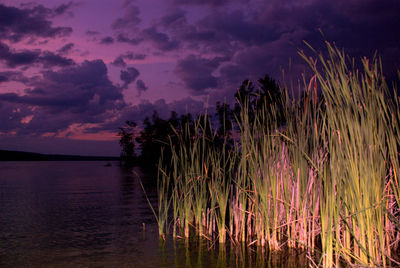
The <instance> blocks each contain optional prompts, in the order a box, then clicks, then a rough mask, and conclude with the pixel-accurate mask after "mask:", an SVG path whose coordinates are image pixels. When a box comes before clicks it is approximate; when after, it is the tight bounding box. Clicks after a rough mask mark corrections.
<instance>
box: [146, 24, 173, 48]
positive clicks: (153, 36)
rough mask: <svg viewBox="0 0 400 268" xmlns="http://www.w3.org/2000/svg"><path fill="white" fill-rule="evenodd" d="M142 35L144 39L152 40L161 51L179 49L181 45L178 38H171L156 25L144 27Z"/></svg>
mask: <svg viewBox="0 0 400 268" xmlns="http://www.w3.org/2000/svg"><path fill="white" fill-rule="evenodd" d="M142 36H143V38H144V40H147V41H150V42H152V43H153V45H154V46H155V47H156V48H158V49H159V50H161V51H170V50H174V49H178V48H179V46H180V42H179V41H178V40H171V39H170V37H169V36H168V35H167V34H165V33H162V32H159V31H158V30H157V29H156V27H154V26H152V27H150V28H147V29H144V30H143V31H142Z"/></svg>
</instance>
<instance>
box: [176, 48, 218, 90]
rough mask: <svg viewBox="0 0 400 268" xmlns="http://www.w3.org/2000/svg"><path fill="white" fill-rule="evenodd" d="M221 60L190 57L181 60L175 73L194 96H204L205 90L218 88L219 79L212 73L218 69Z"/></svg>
mask: <svg viewBox="0 0 400 268" xmlns="http://www.w3.org/2000/svg"><path fill="white" fill-rule="evenodd" d="M220 63H221V58H214V59H212V60H209V59H205V58H200V57H197V56H194V55H189V56H187V57H186V58H184V59H182V60H180V61H179V62H178V64H177V66H176V68H175V70H174V72H175V73H176V74H177V75H178V77H180V78H181V79H182V80H183V82H184V83H185V85H186V87H188V88H189V89H191V93H192V94H194V95H202V94H205V93H206V92H205V91H204V90H205V89H210V88H216V87H217V85H218V80H217V77H215V76H214V75H213V74H212V73H213V72H214V71H215V70H216V69H217V68H218V66H219V65H220Z"/></svg>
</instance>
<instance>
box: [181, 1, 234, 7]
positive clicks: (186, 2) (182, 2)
mask: <svg viewBox="0 0 400 268" xmlns="http://www.w3.org/2000/svg"><path fill="white" fill-rule="evenodd" d="M173 2H174V3H175V4H181V5H209V6H213V7H215V6H221V5H224V4H226V3H228V2H229V1H228V0H173Z"/></svg>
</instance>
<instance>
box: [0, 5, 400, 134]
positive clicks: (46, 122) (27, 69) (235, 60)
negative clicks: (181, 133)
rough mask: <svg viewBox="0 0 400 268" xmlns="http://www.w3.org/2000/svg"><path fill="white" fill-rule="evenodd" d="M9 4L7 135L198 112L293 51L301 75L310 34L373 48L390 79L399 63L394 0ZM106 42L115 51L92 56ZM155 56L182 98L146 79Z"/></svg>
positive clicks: (1, 39)
mask: <svg viewBox="0 0 400 268" xmlns="http://www.w3.org/2000/svg"><path fill="white" fill-rule="evenodd" d="M10 3H12V1H8V4H0V14H1V17H0V66H1V71H0V90H1V91H0V120H1V122H2V124H1V126H0V133H3V134H4V133H15V134H30V135H31V134H33V135H43V134H49V133H50V134H51V135H56V134H57V133H60V132H62V131H65V130H68V129H69V128H70V127H71V125H76V124H78V125H81V126H87V127H86V128H85V131H86V132H87V133H93V132H96V131H109V132H115V131H116V130H117V129H118V127H119V126H121V125H122V124H123V122H124V121H126V120H133V121H138V122H140V121H142V120H143V119H144V117H146V116H151V114H152V113H153V111H154V110H157V111H158V112H159V114H160V115H161V116H164V117H167V116H168V115H169V114H170V112H171V110H176V111H177V112H178V113H185V112H192V113H196V112H198V111H201V110H202V109H203V108H204V104H203V103H204V102H205V99H206V98H207V96H210V101H209V102H210V103H211V104H212V103H213V102H215V101H217V100H219V101H223V100H224V99H223V98H228V101H229V100H231V99H232V97H233V95H234V91H235V90H236V89H237V88H238V86H239V85H240V83H241V82H242V81H243V80H244V79H252V80H256V79H257V78H258V77H261V76H263V75H264V74H266V73H268V74H269V75H270V76H272V77H273V78H275V79H277V80H280V78H281V69H282V68H284V69H285V70H288V68H289V67H288V63H289V60H291V70H290V71H291V72H292V74H293V77H297V75H298V74H299V73H301V72H303V71H304V69H305V64H304V63H303V61H302V60H301V59H300V58H299V57H298V56H297V51H298V49H301V48H305V45H304V43H303V40H306V41H307V42H308V43H309V44H310V45H311V46H313V47H314V48H316V49H317V50H323V47H324V40H328V41H334V42H335V43H336V44H337V45H338V46H339V47H343V48H344V49H345V51H346V52H347V53H348V54H350V55H352V56H354V57H356V58H357V57H362V56H368V57H371V56H372V55H373V54H374V52H375V50H377V51H378V53H379V55H381V57H382V60H383V63H384V71H385V73H386V75H387V76H388V77H389V78H391V77H392V78H394V77H395V75H396V70H397V69H398V68H399V66H398V59H399V56H400V44H399V40H398V36H399V30H398V29H400V22H399V20H398V14H400V5H399V3H398V1H397V0H387V1H378V0H367V1H355V0H354V1H328V0H322V1H321V0H308V1H278V0H274V1H258V0H243V1H240V0H234V1H227V0H207V1H199V0H190V1H181V0H164V1H161V2H160V3H159V5H160V8H159V9H158V7H155V9H156V10H155V11H154V14H153V13H152V11H149V10H148V5H146V4H145V1H140V0H138V1H120V2H118V3H114V2H113V4H112V7H113V8H114V9H116V8H119V9H120V10H119V13H118V14H114V16H111V15H110V17H109V18H102V20H109V21H108V22H107V23H106V25H107V26H106V27H103V28H101V27H99V28H96V26H95V25H94V24H90V23H87V24H84V23H83V22H82V25H81V26H77V24H73V23H72V20H71V18H75V17H77V16H78V14H80V13H81V12H83V11H84V10H86V12H89V10H90V9H91V8H92V7H91V5H92V4H93V3H91V2H90V1H89V2H73V1H72V2H64V3H63V2H58V1H57V3H58V5H57V4H53V5H52V6H46V5H44V4H40V2H36V3H35V2H30V3H27V4H21V5H17V4H10ZM108 4H109V3H108ZM103 5H104V4H103ZM110 5H111V4H110ZM161 7H162V8H161ZM149 17H150V18H149ZM56 22H57V23H56ZM78 27H81V28H78ZM81 33H82V34H81ZM82 36H84V38H86V41H85V42H83V41H81V39H82ZM78 37H79V38H78ZM102 49H103V50H104V51H112V53H111V52H109V53H108V54H107V56H103V55H106V54H101V53H99V54H97V51H102ZM154 59H157V60H159V61H161V62H162V61H163V60H164V61H165V62H168V63H169V64H170V65H168V66H169V70H168V77H169V78H168V79H170V80H168V81H164V82H163V83H164V85H175V86H176V87H177V88H179V89H180V90H181V93H182V94H181V96H180V95H178V94H177V93H176V92H174V93H173V94H175V95H176V96H175V99H177V100H176V101H172V102H169V103H167V102H166V101H165V100H164V99H160V98H157V92H162V91H168V90H170V89H169V88H168V86H165V87H161V88H154V87H152V86H150V85H151V84H152V81H151V80H150V79H154V80H157V79H159V78H158V77H153V78H149V75H147V76H146V73H145V71H144V70H145V69H144V68H142V66H143V65H141V64H146V63H147V62H148V61H149V62H151V61H152V60H153V61H154ZM171 62H172V63H171ZM147 70H148V69H147ZM145 93H148V94H149V95H148V96H152V97H148V99H147V98H142V96H144V94H145ZM167 93H168V92H167ZM127 96H134V97H135V98H137V99H138V101H137V102H136V104H135V105H133V104H131V103H130V102H129V101H127ZM229 98H230V99H229Z"/></svg>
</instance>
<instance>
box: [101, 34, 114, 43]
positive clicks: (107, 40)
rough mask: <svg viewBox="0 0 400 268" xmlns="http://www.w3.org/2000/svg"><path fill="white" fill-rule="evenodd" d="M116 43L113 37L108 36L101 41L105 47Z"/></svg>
mask: <svg viewBox="0 0 400 268" xmlns="http://www.w3.org/2000/svg"><path fill="white" fill-rule="evenodd" d="M113 43H114V38H112V37H111V36H106V37H104V38H102V39H101V40H100V44H103V45H112V44H113Z"/></svg>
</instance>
